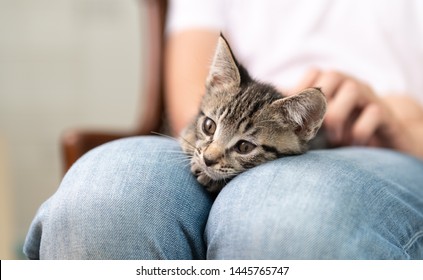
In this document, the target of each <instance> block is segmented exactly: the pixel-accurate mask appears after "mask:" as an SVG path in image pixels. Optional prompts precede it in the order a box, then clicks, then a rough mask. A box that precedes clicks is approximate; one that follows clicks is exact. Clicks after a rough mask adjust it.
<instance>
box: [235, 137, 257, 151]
mask: <svg viewBox="0 0 423 280" xmlns="http://www.w3.org/2000/svg"><path fill="white" fill-rule="evenodd" d="M256 147H257V146H256V145H254V144H253V143H250V142H248V141H244V140H241V141H238V143H236V145H235V151H237V152H238V153H240V154H243V155H245V154H248V153H250V152H251V151H252V150H254V149H255V148H256Z"/></svg>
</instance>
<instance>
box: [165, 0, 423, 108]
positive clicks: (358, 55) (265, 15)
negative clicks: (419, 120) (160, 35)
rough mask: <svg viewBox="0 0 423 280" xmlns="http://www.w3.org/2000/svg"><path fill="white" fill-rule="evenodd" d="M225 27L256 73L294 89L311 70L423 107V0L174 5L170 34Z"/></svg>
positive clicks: (235, 0)
mask: <svg viewBox="0 0 423 280" xmlns="http://www.w3.org/2000/svg"><path fill="white" fill-rule="evenodd" d="M192 28H205V29H213V30H220V31H222V32H223V34H224V35H225V37H226V38H227V39H228V41H229V43H230V44H231V47H232V49H233V51H234V53H235V56H236V57H237V59H238V60H239V62H240V63H241V64H243V65H244V66H245V67H246V68H247V69H248V71H249V72H250V74H251V75H252V76H253V77H255V78H258V79H259V80H262V81H267V82H271V83H273V84H274V85H276V86H278V87H281V88H291V87H293V86H295V85H296V83H297V82H298V81H299V79H301V77H302V76H303V75H304V73H305V71H306V70H307V69H309V68H310V67H312V66H314V67H319V68H322V69H326V70H329V69H330V70H338V71H342V72H346V73H348V74H350V75H352V76H354V77H357V78H359V79H361V80H363V81H365V82H367V83H368V84H370V85H371V86H372V87H373V89H374V90H375V91H376V92H378V93H379V94H385V93H388V92H400V93H404V94H409V95H412V96H414V97H415V98H416V99H417V100H419V101H420V102H421V103H422V104H423V1H421V0H371V1H368V0H313V1H309V0H173V1H170V6H169V14H168V22H167V32H168V33H169V32H178V31H181V30H186V29H192Z"/></svg>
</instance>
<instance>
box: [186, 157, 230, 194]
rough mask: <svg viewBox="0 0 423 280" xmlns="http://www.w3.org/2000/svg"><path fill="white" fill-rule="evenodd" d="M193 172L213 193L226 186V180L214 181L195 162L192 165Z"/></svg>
mask: <svg viewBox="0 0 423 280" xmlns="http://www.w3.org/2000/svg"><path fill="white" fill-rule="evenodd" d="M191 172H192V174H194V176H195V177H196V178H197V181H198V182H199V183H200V184H201V185H203V186H204V187H205V188H206V190H207V191H209V192H211V193H218V192H219V191H220V190H221V189H222V188H223V187H224V186H225V182H224V181H214V180H213V179H212V178H210V177H209V176H207V175H206V174H205V173H204V172H203V170H202V169H201V168H200V166H198V165H197V164H195V163H193V164H192V165H191Z"/></svg>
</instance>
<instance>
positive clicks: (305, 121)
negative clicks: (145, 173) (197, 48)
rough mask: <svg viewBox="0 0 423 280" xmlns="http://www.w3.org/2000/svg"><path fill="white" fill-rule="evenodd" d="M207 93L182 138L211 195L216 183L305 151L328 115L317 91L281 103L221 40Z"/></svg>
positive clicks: (283, 100)
mask: <svg viewBox="0 0 423 280" xmlns="http://www.w3.org/2000/svg"><path fill="white" fill-rule="evenodd" d="M206 89H207V91H206V94H205V95H204V97H203V100H202V103H201V107H200V113H199V115H198V117H197V118H196V120H195V122H194V123H193V124H192V125H191V126H190V127H188V128H187V129H186V130H185V131H184V132H183V134H182V138H183V139H185V140H186V141H185V140H183V141H182V147H183V149H184V150H185V151H186V152H188V153H190V154H191V155H192V156H193V158H192V160H191V164H192V166H193V169H192V170H193V172H195V173H196V175H199V174H201V175H202V176H203V177H205V178H207V179H204V178H202V181H203V182H201V180H199V181H200V183H203V184H205V185H209V186H208V187H209V190H210V191H219V190H220V188H221V186H223V185H224V184H217V186H219V187H213V184H211V183H212V182H219V181H222V182H224V181H225V180H228V179H230V178H232V177H233V176H235V175H237V174H239V173H241V172H243V171H245V170H247V169H249V168H252V167H254V166H257V165H259V164H261V163H264V162H266V161H270V160H273V159H276V158H278V157H281V156H283V155H292V154H300V153H303V152H305V150H306V149H307V142H308V141H309V140H311V139H312V138H313V137H314V136H315V135H316V133H317V131H318V129H319V128H320V126H321V123H322V120H323V116H324V113H325V110H326V99H325V97H324V95H323V93H322V92H321V91H320V90H319V89H317V88H309V89H306V90H304V91H302V92H301V93H299V94H297V95H294V96H290V97H285V98H283V96H282V94H281V93H280V92H278V91H277V90H276V89H275V88H274V87H273V86H271V85H269V84H265V83H261V82H258V81H256V80H254V79H252V78H251V77H250V76H249V74H248V72H247V71H246V70H245V68H243V67H242V66H241V65H240V64H239V63H238V62H237V60H236V59H235V57H234V55H233V53H232V51H231V49H230V47H229V44H228V43H227V41H226V40H225V38H224V37H223V36H221V37H220V38H219V41H218V45H217V48H216V52H215V55H214V58H213V62H212V64H211V67H210V72H209V75H208V77H207V80H206ZM188 142H189V143H191V144H188ZM208 180H209V181H210V184H209V183H208ZM215 185H216V184H215ZM210 186H212V187H210ZM206 187H207V186H206Z"/></svg>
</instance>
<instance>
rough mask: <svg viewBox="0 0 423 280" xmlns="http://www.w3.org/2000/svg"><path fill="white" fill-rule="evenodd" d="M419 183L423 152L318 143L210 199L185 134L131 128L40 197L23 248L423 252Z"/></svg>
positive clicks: (135, 252)
mask: <svg viewBox="0 0 423 280" xmlns="http://www.w3.org/2000/svg"><path fill="white" fill-rule="evenodd" d="M422 182H423V163H422V162H421V161H418V160H416V159H414V158H411V157H408V156H404V155H401V154H398V153H395V152H391V151H387V150H379V149H365V148H345V149H337V150H322V151H310V152H308V153H306V154H304V155H301V156H292V157H286V158H282V159H279V160H276V161H273V162H269V163H267V164H264V165H262V166H259V167H256V168H253V169H251V170H249V171H247V172H244V173H243V174H241V175H239V176H237V177H236V178H235V179H233V180H232V181H231V182H230V183H229V184H228V185H227V186H226V187H225V188H224V189H223V191H222V192H221V193H220V194H219V196H218V197H217V198H216V200H215V201H214V203H213V198H212V197H211V196H210V195H209V194H207V193H206V192H205V191H204V189H203V188H202V187H201V186H200V185H199V184H198V183H197V182H196V180H195V178H194V177H193V176H192V175H191V174H190V172H189V162H188V160H187V159H186V157H185V156H184V155H183V154H182V153H181V151H180V149H179V146H178V144H177V142H176V141H173V140H169V139H165V138H160V137H138V138H130V139H123V140H119V141H115V142H112V143H109V144H106V145H104V146H102V147H99V148H97V149H95V150H93V151H91V152H90V153H88V154H87V155H86V156H84V157H83V158H82V159H81V160H79V161H78V162H77V163H76V164H75V165H74V166H73V168H72V169H71V170H70V172H69V173H68V174H67V175H66V176H65V178H64V180H63V182H62V184H61V186H60V188H59V190H58V191H57V193H56V194H55V195H54V196H53V197H52V198H50V199H49V200H48V201H47V202H46V203H45V204H44V205H43V206H42V207H41V208H40V210H39V212H38V214H37V216H36V218H35V219H34V221H33V224H32V226H31V229H30V232H29V234H28V237H27V241H26V244H25V252H26V254H27V255H28V257H30V258H38V257H41V258H47V259H69V258H76V259H157V258H159V259H160V258H166V259H192V258H194V259H202V258H206V257H207V258H209V259H221V258H230V259H248V258H253V259H260V258H266V259H272V258H278V259H282V258H284V259H301V258H306V259H321V258H330V259H335V258H342V259H354V258H359V259H367V258H423V252H422V251H423V183H422ZM211 208H212V209H211ZM210 209H211V211H210ZM206 224H207V226H206ZM203 237H204V238H203Z"/></svg>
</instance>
